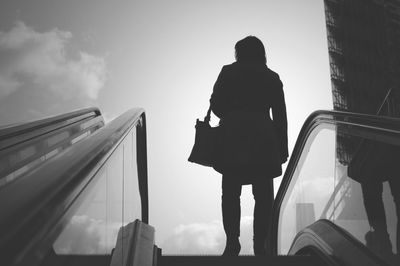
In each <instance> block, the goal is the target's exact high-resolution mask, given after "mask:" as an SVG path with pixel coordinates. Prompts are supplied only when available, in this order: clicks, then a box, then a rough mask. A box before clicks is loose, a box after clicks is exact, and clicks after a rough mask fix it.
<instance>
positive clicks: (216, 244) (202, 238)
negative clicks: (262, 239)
mask: <svg viewBox="0 0 400 266" xmlns="http://www.w3.org/2000/svg"><path fill="white" fill-rule="evenodd" d="M252 226H253V217H250V216H245V217H242V218H241V225H240V228H241V230H240V232H241V236H240V243H241V246H242V249H241V254H242V255H243V254H253V240H252V239H253V228H252ZM160 247H161V248H162V250H163V254H186V255H187V254H208V255H220V254H222V252H223V251H224V248H225V233H224V229H223V225H222V222H221V221H211V222H208V223H192V224H187V225H183V224H181V225H178V226H177V227H176V228H175V229H174V230H173V233H172V234H171V235H170V236H169V237H167V238H166V240H164V241H163V242H162V243H161V244H160Z"/></svg>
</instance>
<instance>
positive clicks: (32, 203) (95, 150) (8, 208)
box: [0, 108, 148, 257]
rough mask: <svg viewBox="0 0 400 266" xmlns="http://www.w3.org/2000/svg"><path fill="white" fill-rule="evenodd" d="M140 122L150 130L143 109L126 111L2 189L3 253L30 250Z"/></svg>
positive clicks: (0, 239)
mask: <svg viewBox="0 0 400 266" xmlns="http://www.w3.org/2000/svg"><path fill="white" fill-rule="evenodd" d="M136 126H137V127H142V128H144V130H145V113H144V110H143V109H141V108H135V109H131V110H129V111H127V112H125V113H124V114H122V115H121V116H119V117H117V118H116V119H114V120H113V121H111V122H109V123H108V124H106V125H105V126H104V127H102V128H101V129H99V130H97V131H96V132H95V133H94V134H93V135H91V137H89V138H86V139H84V140H82V141H81V142H79V145H73V146H71V147H70V148H68V149H66V150H65V151H63V152H61V153H60V154H58V155H56V156H55V157H53V158H51V159H50V160H48V161H47V162H46V163H45V164H43V165H42V166H40V167H39V168H38V169H37V170H35V171H33V172H28V173H27V174H25V175H23V176H21V178H19V179H18V180H16V181H15V182H13V183H11V184H10V185H8V186H6V187H4V188H3V189H2V190H0V251H1V252H0V253H2V254H0V257H3V256H4V254H7V253H8V254H7V257H8V256H12V254H10V253H13V252H14V253H15V252H19V253H21V252H24V250H21V249H23V248H29V246H30V247H32V246H35V244H34V243H35V241H36V242H37V243H40V239H41V238H43V236H44V235H45V232H46V230H50V229H51V227H52V226H54V224H55V223H56V221H57V220H58V219H59V218H60V217H61V216H62V215H63V214H64V213H65V211H66V210H67V209H68V207H69V206H71V204H72V203H73V202H74V200H75V199H76V198H77V197H78V195H80V193H82V192H83V191H84V189H85V187H86V186H87V185H88V184H89V183H90V181H91V180H92V179H93V177H94V176H95V174H96V173H97V171H98V170H99V169H100V168H101V166H102V165H103V164H104V163H105V162H106V161H107V159H108V158H109V157H110V156H111V154H112V153H113V151H114V150H115V149H116V148H117V147H118V145H119V144H120V143H121V142H122V141H123V139H124V137H125V136H126V135H127V134H128V133H129V132H131V130H132V129H133V128H134V127H136ZM143 133H144V136H145V131H144V132H142V133H141V134H142V135H143ZM144 148H145V147H144ZM146 182H147V180H146ZM146 201H147V195H146V199H145V202H144V204H145V205H148V203H147V202H146ZM142 204H143V198H142Z"/></svg>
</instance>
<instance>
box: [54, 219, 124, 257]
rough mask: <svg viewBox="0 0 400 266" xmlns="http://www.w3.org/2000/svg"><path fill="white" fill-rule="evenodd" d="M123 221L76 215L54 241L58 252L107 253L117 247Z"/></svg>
mask: <svg viewBox="0 0 400 266" xmlns="http://www.w3.org/2000/svg"><path fill="white" fill-rule="evenodd" d="M120 226H121V223H108V224H107V223H106V222H105V221H104V220H98V219H93V218H91V217H88V216H87V215H75V216H73V217H72V219H71V220H70V222H69V224H68V225H67V226H66V227H65V229H64V231H63V232H62V233H61V234H60V236H59V237H58V239H57V240H56V242H55V243H54V250H55V252H56V253H57V254H86V255H88V254H105V253H109V252H110V251H111V249H113V248H114V247H115V243H116V239H117V234H118V230H119V229H120Z"/></svg>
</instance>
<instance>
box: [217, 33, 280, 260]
mask: <svg viewBox="0 0 400 266" xmlns="http://www.w3.org/2000/svg"><path fill="white" fill-rule="evenodd" d="M235 56H236V62H234V63H233V64H230V65H226V66H224V67H223V68H222V70H221V73H220V74H219V76H218V79H217V81H216V82H215V85H214V90H213V93H212V95H211V99H210V103H211V109H212V111H213V112H214V114H216V115H217V116H218V117H219V118H220V125H221V129H222V131H223V132H222V137H221V140H220V145H221V147H220V149H219V150H220V152H221V154H219V156H218V158H219V159H218V162H217V164H216V166H215V167H214V168H215V169H216V170H218V171H219V172H221V173H222V217H223V224H224V230H225V234H226V238H227V239H226V247H225V250H224V253H223V255H227V256H236V255H238V254H239V252H240V243H239V235H240V194H241V190H242V185H244V184H251V185H252V189H253V195H254V199H255V206H254V224H253V228H254V231H253V232H254V238H253V240H254V253H255V255H265V254H266V250H265V241H266V237H267V232H268V227H269V225H270V216H271V210H272V204H273V199H274V191H273V178H274V177H277V176H280V175H281V174H282V168H281V164H282V163H284V162H286V160H287V157H288V148H287V119H286V107H285V100H284V95H283V89H282V82H281V80H280V79H279V76H278V74H277V73H275V72H273V71H272V70H270V69H269V68H268V67H267V65H266V56H265V49H264V45H263V44H262V42H261V41H260V40H259V39H258V38H256V37H254V36H248V37H246V38H244V39H243V40H240V41H238V42H237V43H236V45H235ZM270 110H272V116H273V118H271V117H270Z"/></svg>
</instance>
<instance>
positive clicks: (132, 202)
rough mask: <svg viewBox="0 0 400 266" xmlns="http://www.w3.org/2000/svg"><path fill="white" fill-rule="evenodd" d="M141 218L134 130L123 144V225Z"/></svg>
mask: <svg viewBox="0 0 400 266" xmlns="http://www.w3.org/2000/svg"><path fill="white" fill-rule="evenodd" d="M141 216H142V210H141V199H140V193H139V179H138V172H137V164H136V130H132V132H131V133H130V134H129V135H128V136H127V137H126V139H125V142H124V217H123V223H124V225H126V224H128V223H130V222H133V221H134V220H135V219H140V218H141Z"/></svg>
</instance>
